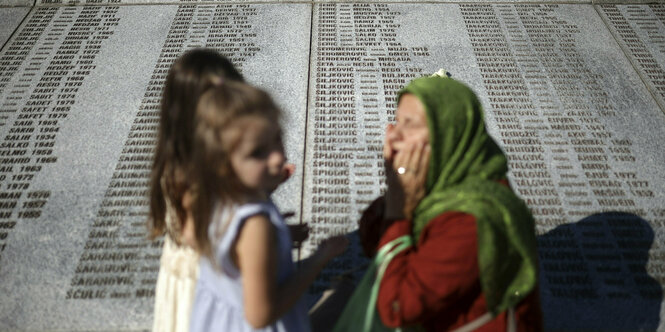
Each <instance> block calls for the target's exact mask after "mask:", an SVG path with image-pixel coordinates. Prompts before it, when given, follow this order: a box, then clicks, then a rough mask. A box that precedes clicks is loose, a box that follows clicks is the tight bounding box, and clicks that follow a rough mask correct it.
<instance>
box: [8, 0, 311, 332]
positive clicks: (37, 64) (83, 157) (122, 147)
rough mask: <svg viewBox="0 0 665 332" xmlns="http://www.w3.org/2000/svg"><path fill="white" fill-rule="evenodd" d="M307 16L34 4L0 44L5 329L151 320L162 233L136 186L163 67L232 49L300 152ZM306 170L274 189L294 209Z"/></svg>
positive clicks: (238, 8)
mask: <svg viewBox="0 0 665 332" xmlns="http://www.w3.org/2000/svg"><path fill="white" fill-rule="evenodd" d="M310 15H311V6H309V5H302V4H300V5H299V4H285V5H279V6H276V5H260V4H248V5H242V4H227V5H205V6H192V5H183V6H71V7H48V8H47V7H41V8H37V9H36V10H34V11H33V12H32V13H31V14H30V16H29V17H28V18H27V20H26V22H25V23H24V24H23V25H22V26H21V27H20V28H19V31H18V33H17V34H15V35H14V36H13V37H12V39H11V40H10V41H9V43H8V47H5V49H4V50H3V51H2V52H1V53H0V59H1V60H0V61H2V62H0V78H1V79H0V82H1V84H2V85H1V86H0V91H1V93H0V137H2V148H0V150H2V152H1V154H2V156H0V225H1V227H0V248H1V249H2V253H1V256H0V292H1V293H2V294H3V300H2V301H0V330H145V329H149V328H150V326H151V324H152V308H153V301H154V286H155V281H156V277H157V270H158V267H159V259H158V258H159V254H160V248H161V241H159V242H155V243H152V244H151V243H149V242H148V241H146V240H145V238H146V228H145V216H146V213H147V204H146V203H147V202H146V200H145V198H144V197H145V196H144V190H145V186H146V184H147V180H148V177H147V175H148V172H147V170H149V167H150V163H149V160H150V157H151V146H152V144H153V143H152V142H153V141H152V139H153V137H154V134H155V130H156V127H155V120H156V119H157V113H156V109H157V108H158V102H159V99H160V89H161V85H162V84H163V80H164V79H165V77H166V72H167V70H168V68H169V67H170V65H171V63H172V61H173V60H174V59H175V57H177V56H178V55H179V54H181V53H182V52H183V51H184V50H187V49H190V48H193V47H203V46H207V47H212V48H216V49H218V50H220V51H221V52H222V53H226V54H231V59H232V61H234V63H235V64H236V65H237V66H238V67H239V68H240V69H241V71H242V73H243V74H244V75H245V76H246V77H247V78H248V80H249V81H250V82H252V83H255V84H257V85H259V86H261V87H263V88H265V89H267V90H268V91H269V92H270V93H271V94H272V95H273V96H274V98H275V99H276V100H277V101H278V103H279V104H280V106H281V107H282V108H283V109H284V114H285V119H284V123H285V124H287V125H288V130H287V131H286V135H285V145H286V147H287V157H288V158H289V159H291V160H302V155H303V153H304V151H303V150H304V143H303V140H302V137H303V136H304V130H305V127H304V126H305V120H304V116H305V114H306V89H307V86H306V82H307V68H308V54H309V53H308V50H309V40H310V38H309V27H310V25H311V24H310ZM74 21H77V22H78V23H77V25H76V27H75V25H74ZM81 24H82V25H81ZM237 29H240V30H237ZM5 61H10V62H12V63H13V62H19V63H20V65H19V66H16V67H14V66H9V65H5ZM302 170H303V168H302V167H299V170H298V172H297V173H296V175H295V176H294V177H293V179H292V180H291V181H290V182H289V183H287V184H286V185H285V186H284V187H283V188H282V189H281V191H279V192H277V193H276V194H275V196H276V200H277V202H278V204H279V205H280V206H281V207H283V208H284V209H285V210H291V211H295V212H296V217H295V218H294V220H299V219H300V218H299V212H300V196H301V195H300V184H301V182H302Z"/></svg>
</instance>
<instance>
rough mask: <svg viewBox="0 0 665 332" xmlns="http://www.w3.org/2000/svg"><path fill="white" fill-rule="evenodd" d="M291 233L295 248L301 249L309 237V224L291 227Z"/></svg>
mask: <svg viewBox="0 0 665 332" xmlns="http://www.w3.org/2000/svg"><path fill="white" fill-rule="evenodd" d="M289 231H290V232H291V241H293V247H294V248H299V247H300V244H302V243H303V242H304V241H305V240H307V238H308V237H309V226H307V224H298V225H289Z"/></svg>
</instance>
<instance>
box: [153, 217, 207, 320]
mask: <svg viewBox="0 0 665 332" xmlns="http://www.w3.org/2000/svg"><path fill="white" fill-rule="evenodd" d="M174 213H175V211H174V210H173V209H172V207H171V206H170V205H169V204H167V215H166V228H167V233H168V234H167V235H166V236H165V237H164V246H163V247H162V256H161V258H160V260H159V274H158V276H157V286H156V287H155V310H154V317H153V325H152V330H153V331H155V332H187V331H189V317H190V315H191V311H192V303H193V301H194V292H195V290H196V281H197V279H198V275H199V254H198V253H197V252H196V251H195V250H194V249H192V248H190V247H188V246H186V245H179V244H177V243H176V242H175V241H174V240H173V238H179V236H180V235H179V231H178V228H179V227H177V225H175V220H176V219H175V218H174V215H173V214H174Z"/></svg>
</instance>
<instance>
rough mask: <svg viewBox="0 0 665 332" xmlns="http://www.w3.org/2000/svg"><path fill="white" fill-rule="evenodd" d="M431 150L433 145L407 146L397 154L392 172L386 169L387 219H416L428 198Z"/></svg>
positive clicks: (417, 144) (418, 144)
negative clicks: (422, 203) (417, 210)
mask: <svg viewBox="0 0 665 332" xmlns="http://www.w3.org/2000/svg"><path fill="white" fill-rule="evenodd" d="M430 150H431V148H430V146H429V144H426V143H416V144H407V145H405V146H404V147H403V148H402V149H400V150H399V151H398V152H397V153H395V156H394V158H393V160H392V163H391V164H392V165H391V166H392V167H391V169H390V170H388V169H386V182H387V184H388V190H387V192H386V218H393V219H409V220H410V219H411V218H412V216H413V211H414V210H415V208H416V206H418V204H419V203H420V201H421V200H422V199H423V197H425V180H426V178H427V170H428V168H429V159H430ZM390 173H392V174H390ZM391 178H394V179H391Z"/></svg>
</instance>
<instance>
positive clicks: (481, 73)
mask: <svg viewBox="0 0 665 332" xmlns="http://www.w3.org/2000/svg"><path fill="white" fill-rule="evenodd" d="M90 4H95V5H90ZM1 5H3V6H4V7H0V22H1V23H0V45H2V49H1V50H0V292H2V294H4V295H3V299H2V300H0V330H109V329H112V330H118V329H119V330H143V329H149V328H150V326H151V321H152V308H153V301H154V285H155V282H156V277H157V271H158V268H159V255H160V250H161V244H162V242H161V240H158V241H155V242H150V241H148V240H147V231H146V226H145V223H146V216H147V211H148V206H147V196H146V193H147V185H148V181H149V171H150V161H151V158H152V151H153V150H152V146H153V144H154V139H155V137H156V128H157V123H158V111H159V100H160V97H161V87H162V85H163V82H164V79H165V77H166V74H167V72H168V69H169V67H170V65H171V64H172V62H173V61H174V60H175V58H177V57H178V56H179V55H180V54H182V53H183V52H184V51H185V50H188V49H191V48H195V47H210V48H214V49H217V50H219V51H220V52H222V53H223V54H226V55H227V56H229V57H230V59H231V60H232V61H233V62H234V64H236V66H237V67H238V68H239V69H240V70H241V72H242V73H243V75H244V76H245V77H246V79H247V80H248V81H249V82H251V83H253V84H256V85H258V86H260V87H262V88H264V89H266V90H267V91H269V92H270V93H271V94H272V95H273V96H274V98H275V100H276V101H277V102H278V104H279V105H280V106H281V107H282V108H283V110H284V115H285V116H284V119H283V127H284V131H285V145H286V150H287V157H288V159H289V161H290V162H293V163H295V164H296V165H297V172H296V174H295V175H294V176H293V178H292V179H290V180H289V181H288V182H287V183H286V184H285V185H283V186H282V187H281V188H280V189H279V190H278V191H277V192H276V193H275V200H276V202H277V204H278V206H279V207H280V208H281V209H282V210H283V211H284V212H293V213H294V216H293V217H291V218H289V219H288V220H287V222H289V223H293V224H296V223H307V224H309V225H310V229H311V231H310V237H309V239H308V241H307V242H305V243H304V244H303V246H302V248H301V249H300V250H298V251H294V257H296V258H304V257H307V256H308V255H309V254H311V252H312V250H313V249H314V248H315V246H316V244H317V243H319V242H320V241H321V240H322V239H324V238H325V237H327V236H329V235H332V234H348V236H349V238H350V239H351V240H352V245H351V246H350V248H349V250H348V251H347V252H346V253H345V254H344V255H343V256H341V257H339V258H337V259H335V260H334V261H333V262H332V263H331V265H330V266H329V267H328V268H327V269H326V270H324V272H323V273H322V275H321V277H320V278H319V279H318V280H317V282H316V283H315V285H314V286H313V287H312V288H311V290H310V292H309V295H308V298H309V299H310V301H314V300H315V299H316V297H317V296H318V294H320V293H321V291H322V290H324V289H325V288H326V287H328V286H329V284H330V280H331V279H332V278H334V277H335V276H337V275H339V274H341V273H344V272H347V271H354V270H357V269H358V268H359V267H362V266H363V265H364V264H365V263H366V260H365V258H363V257H362V255H361V252H360V249H359V246H358V243H357V238H356V235H355V231H356V229H357V224H356V222H357V220H358V218H359V216H360V214H361V212H362V210H363V209H364V208H365V207H367V206H368V204H370V203H371V202H372V201H373V200H374V199H375V198H376V197H378V196H379V195H381V194H382V192H383V191H384V190H385V183H384V182H383V175H384V174H383V172H384V170H383V161H382V157H381V151H382V144H383V135H384V128H385V126H386V124H387V123H388V122H390V121H394V118H395V109H396V103H395V96H396V92H397V91H398V90H399V89H400V88H401V87H402V86H404V85H405V84H406V83H408V82H409V81H410V80H411V79H412V78H414V77H420V76H423V75H429V74H431V73H433V72H435V71H437V70H439V69H440V68H444V69H445V70H447V71H448V72H449V73H451V74H452V76H453V77H454V78H456V79H458V80H461V81H463V82H465V83H466V84H468V85H469V86H470V87H471V88H472V89H473V90H474V91H475V92H476V93H477V94H478V96H479V98H480V99H481V101H482V104H483V106H484V109H485V115H486V123H487V127H488V130H489V132H490V133H491V134H492V136H493V137H494V138H495V139H496V141H497V142H498V143H499V145H500V146H501V147H502V149H503V150H504V151H505V152H506V154H507V156H508V160H509V166H510V169H511V171H510V173H509V180H510V183H511V186H512V188H513V189H514V190H515V191H516V192H517V193H518V194H519V195H520V196H521V197H522V198H523V199H524V200H525V201H526V203H527V205H528V206H529V207H530V209H531V211H532V212H533V214H534V216H535V218H536V232H537V235H538V244H539V256H540V267H541V276H540V295H541V299H542V303H543V311H544V313H545V324H546V328H547V329H548V330H608V329H613V330H638V329H644V330H665V323H661V321H662V319H661V317H665V308H662V302H663V285H664V284H665V248H664V247H663V243H665V242H664V241H665V238H664V237H665V190H664V189H663V188H665V167H664V166H665V153H663V152H664V151H665V149H663V147H662V143H663V142H665V5H662V4H598V5H592V4H589V3H580V4H574V3H566V4H557V3H554V2H547V3H543V4H534V3H505V4H490V3H483V2H477V3H476V2H474V3H463V4H460V3H431V2H428V3H417V2H410V3H391V2H382V3H337V2H318V3H275V2H268V1H266V2H258V3H257V2H253V3H243V2H240V1H238V2H232V3H189V2H188V3H182V2H177V1H172V2H171V3H170V4H156V3H155V2H145V1H124V0H123V1H122V3H119V2H114V1H106V0H104V1H95V2H91V1H85V2H84V1H73V2H68V1H49V0H38V1H37V2H36V6H34V7H30V6H31V5H32V3H30V4H22V3H20V2H15V1H6V0H3V1H2V3H1ZM359 273H360V272H358V271H356V275H358V274H359Z"/></svg>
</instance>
